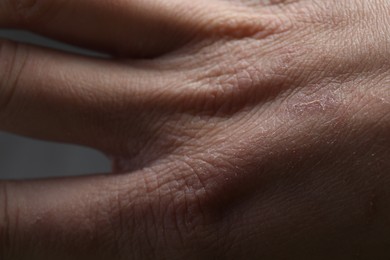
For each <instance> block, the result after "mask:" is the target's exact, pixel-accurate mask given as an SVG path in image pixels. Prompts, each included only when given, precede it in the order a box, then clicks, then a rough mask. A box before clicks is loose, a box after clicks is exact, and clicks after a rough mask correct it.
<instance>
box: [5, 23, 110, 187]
mask: <svg viewBox="0 0 390 260" xmlns="http://www.w3.org/2000/svg"><path fill="white" fill-rule="evenodd" d="M0 38H3V39H11V40H16V41H19V42H26V43H32V44H37V45H41V46H47V47H51V48H56V49H62V50H66V51H72V52H81V53H85V54H90V55H94V53H91V52H86V51H85V50H81V49H78V48H74V47H71V46H67V45H64V44H61V43H58V42H55V41H51V40H48V39H45V38H42V37H38V36H36V35H33V34H31V33H27V32H22V31H13V30H0ZM109 170H110V163H109V161H108V160H107V158H106V157H105V156H103V155H102V154H101V153H99V152H97V151H94V150H91V149H87V148H83V147H78V146H72V145H65V144H57V143H49V142H43V141H38V140H32V139H28V138H23V137H19V136H15V135H11V134H7V133H3V132H0V179H24V178H28V179H34V178H42V177H55V176H70V175H84V174H88V173H104V172H108V171H109Z"/></svg>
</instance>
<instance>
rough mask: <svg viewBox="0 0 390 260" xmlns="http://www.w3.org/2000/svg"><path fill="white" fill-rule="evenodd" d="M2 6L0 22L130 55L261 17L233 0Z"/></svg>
mask: <svg viewBox="0 0 390 260" xmlns="http://www.w3.org/2000/svg"><path fill="white" fill-rule="evenodd" d="M0 7H1V11H0V27H14V28H21V29H27V30H31V31H34V32H37V33H40V34H43V35H46V36H48V37H52V38H56V39H59V40H61V41H65V42H68V43H71V44H76V45H79V46H83V47H87V48H90V49H96V50H100V51H104V52H108V53H112V54H120V55H128V56H132V57H145V56H147V57H150V56H156V55H160V54H163V53H166V52H168V51H170V50H173V49H175V48H177V47H179V46H182V45H183V44H185V43H186V42H188V41H190V40H192V39H195V38H196V37H202V35H203V36H204V35H210V34H215V33H221V32H223V33H226V32H228V31H229V32H231V33H233V34H237V33H238V32H243V31H245V30H247V29H245V27H247V26H245V25H244V26H243V24H248V21H250V20H253V21H255V20H257V21H258V20H259V19H258V16H257V14H256V15H254V14H252V18H253V19H249V18H250V17H249V16H250V14H249V15H248V10H246V9H245V12H244V11H243V10H241V9H242V8H241V9H240V8H238V7H237V6H233V4H232V3H231V2H230V3H229V2H225V1H208V0H201V1H199V0H198V1H181V0H164V1H158V0H148V1H144V0H131V1H128V0H116V1H110V0H103V1H102V0H82V1H79V0H77V1H76V0H70V1H63V0H54V1H53V0H34V1H29V0H18V1H4V0H3V1H0ZM256 12H258V11H256ZM249 13H250V12H249ZM221 21H224V22H221ZM222 24H224V26H225V27H232V28H230V29H231V30H230V29H229V28H220V27H221V25H222ZM252 24H253V23H252ZM243 27H244V28H243ZM235 29H236V30H235Z"/></svg>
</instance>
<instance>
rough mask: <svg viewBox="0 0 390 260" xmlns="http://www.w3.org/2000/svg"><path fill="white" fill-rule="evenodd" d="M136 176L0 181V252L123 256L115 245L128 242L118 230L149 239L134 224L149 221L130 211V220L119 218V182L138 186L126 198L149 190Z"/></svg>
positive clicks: (11, 255)
mask: <svg viewBox="0 0 390 260" xmlns="http://www.w3.org/2000/svg"><path fill="white" fill-rule="evenodd" d="M137 178H138V177H136V176H126V177H125V176H120V175H118V176H114V175H112V176H91V177H78V178H72V179H59V180H40V181H31V182H29V181H24V182H0V249H1V250H0V258H1V259H3V260H10V259H119V258H116V256H118V254H119V252H118V251H116V250H119V248H118V246H119V245H120V244H123V243H124V242H127V240H126V241H124V239H122V238H121V236H120V235H119V234H120V232H123V234H128V235H129V237H126V238H125V239H129V241H131V239H133V241H135V240H137V241H145V240H146V239H145V234H143V233H144V232H140V231H141V230H139V229H137V228H136V226H134V225H132V224H134V222H137V223H138V224H139V225H143V224H144V222H146V221H144V222H143V221H141V219H140V218H136V216H131V214H128V215H127V216H128V217H129V218H128V219H126V223H121V222H120V221H119V220H120V217H121V214H122V212H121V210H122V209H121V208H119V205H120V203H121V201H120V199H119V198H118V194H119V192H118V188H120V185H119V184H118V183H120V182H123V181H126V183H127V182H128V185H126V188H127V189H128V191H129V192H128V193H129V194H130V193H132V192H133V191H134V192H133V193H132V195H131V196H129V199H130V200H129V201H128V202H130V203H135V202H136V201H137V199H138V198H137V195H136V192H135V191H137V192H145V191H143V190H142V189H141V188H140V187H138V186H137V185H139V184H140V183H139V180H137ZM130 179H131V181H130ZM138 179H139V178H138ZM145 194H146V193H145ZM122 199H123V203H125V200H126V199H125V198H122ZM143 202H144V203H147V200H146V199H144V200H143ZM126 203H127V202H126ZM134 208H135V207H134ZM130 216H131V217H130ZM130 245H131V244H130ZM138 246H145V245H144V244H141V243H139V244H138ZM140 249H141V248H139V250H140ZM133 250H137V248H135V247H134V248H133ZM149 250H150V249H149ZM129 251H130V249H129ZM135 252H136V251H133V253H135Z"/></svg>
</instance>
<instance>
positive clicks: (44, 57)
mask: <svg viewBox="0 0 390 260" xmlns="http://www.w3.org/2000/svg"><path fill="white" fill-rule="evenodd" d="M0 57H1V58H0V130H5V131H9V132H13V133H17V134H22V135H27V136H31V137H35V138H41V139H48V140H54V141H61V142H72V143H76V144H82V145H88V146H92V147H94V148H99V149H108V148H107V147H104V146H105V145H103V143H106V144H108V143H110V142H111V143H113V142H112V140H110V136H118V135H119V133H118V131H119V130H118V129H121V128H123V130H122V131H126V135H127V136H129V138H131V137H134V136H136V135H137V133H138V131H141V130H145V129H142V122H143V121H142V120H143V116H142V108H143V107H144V105H143V104H144V103H145V102H152V101H151V100H153V102H155V103H156V102H157V101H156V100H157V98H156V95H159V93H161V92H163V91H164V87H163V86H165V82H166V81H167V80H168V78H169V77H168V76H165V75H166V74H164V73H163V72H157V71H155V70H154V69H152V68H137V67H136V66H133V67H130V66H129V65H125V64H119V63H114V62H111V61H109V60H101V59H93V58H87V57H81V56H77V55H70V54H65V53H60V52H55V51H50V50H46V49H41V48H36V47H33V46H28V45H21V44H16V43H12V42H1V43H0ZM167 73H168V72H167ZM117 122H122V125H118V123H117ZM135 122H136V123H137V124H135ZM132 129H134V131H133V130H132ZM112 145H113V144H111V146H112Z"/></svg>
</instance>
